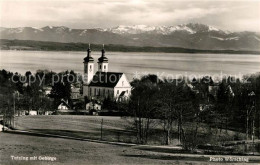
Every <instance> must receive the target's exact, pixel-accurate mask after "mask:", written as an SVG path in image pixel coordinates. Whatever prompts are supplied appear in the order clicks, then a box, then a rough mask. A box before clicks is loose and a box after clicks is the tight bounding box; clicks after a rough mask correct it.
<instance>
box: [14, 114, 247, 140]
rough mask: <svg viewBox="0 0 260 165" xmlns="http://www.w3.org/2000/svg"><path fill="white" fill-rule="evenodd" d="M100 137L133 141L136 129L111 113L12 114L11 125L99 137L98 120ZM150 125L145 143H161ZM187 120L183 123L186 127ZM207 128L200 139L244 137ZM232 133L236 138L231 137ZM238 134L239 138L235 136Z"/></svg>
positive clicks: (158, 127) (128, 120)
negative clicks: (18, 115)
mask: <svg viewBox="0 0 260 165" xmlns="http://www.w3.org/2000/svg"><path fill="white" fill-rule="evenodd" d="M102 120H103V125H102V140H107V141H113V142H126V143H137V139H136V132H135V131H134V129H133V119H132V118H121V117H111V116H78V115H57V116H56V115H53V116H22V117H18V118H16V122H15V123H16V124H15V127H16V128H17V129H20V130H27V131H34V132H41V133H48V134H58V135H66V136H67V135H69V136H73V137H79V138H89V139H96V140H100V139H101V121H102ZM154 123H156V124H152V125H151V130H150V135H149V138H148V144H151V145H162V144H164V133H163V130H162V128H163V126H162V123H160V122H159V121H156V122H154ZM191 126H192V124H191V123H186V126H185V127H187V128H189V127H191ZM207 131H209V130H208V128H206V126H203V125H201V127H200V129H199V132H200V137H201V138H202V140H203V141H204V142H209V143H213V142H212V141H213V140H214V141H233V140H241V139H243V138H244V134H243V133H237V132H234V131H230V130H228V131H225V130H222V131H221V130H219V129H215V128H211V131H214V132H216V131H218V132H219V134H218V137H216V136H209V135H207ZM172 132H173V134H172V137H173V139H172V143H171V144H172V145H177V143H178V140H177V137H178V135H177V126H176V125H173V131H172ZM234 137H236V138H238V139H234ZM239 138H240V139H239Z"/></svg>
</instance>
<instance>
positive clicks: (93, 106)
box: [86, 100, 102, 114]
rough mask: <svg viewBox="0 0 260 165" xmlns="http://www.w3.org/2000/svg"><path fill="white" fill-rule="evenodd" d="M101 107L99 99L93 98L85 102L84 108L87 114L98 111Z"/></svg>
mask: <svg viewBox="0 0 260 165" xmlns="http://www.w3.org/2000/svg"><path fill="white" fill-rule="evenodd" d="M101 108H102V105H101V103H100V102H99V101H97V100H93V101H90V102H88V103H87V104H86V110H87V111H88V113H89V114H95V113H97V112H100V111H101Z"/></svg>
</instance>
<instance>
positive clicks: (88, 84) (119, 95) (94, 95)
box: [83, 46, 131, 101]
mask: <svg viewBox="0 0 260 165" xmlns="http://www.w3.org/2000/svg"><path fill="white" fill-rule="evenodd" d="M101 53H102V55H101V57H100V58H98V71H97V72H96V73H95V74H94V59H93V57H91V50H90V47H89V48H88V55H87V57H85V58H84V77H83V81H84V84H83V96H84V97H87V98H88V100H92V99H100V100H102V99H105V98H108V97H109V98H112V99H114V100H117V101H120V100H127V99H128V98H129V96H130V94H131V85H130V83H129V81H128V80H127V77H126V75H125V74H124V73H122V72H109V71H108V64H109V63H108V58H107V57H106V56H105V50H104V46H103V49H102V51H101Z"/></svg>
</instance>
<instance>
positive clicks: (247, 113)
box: [122, 73, 260, 149]
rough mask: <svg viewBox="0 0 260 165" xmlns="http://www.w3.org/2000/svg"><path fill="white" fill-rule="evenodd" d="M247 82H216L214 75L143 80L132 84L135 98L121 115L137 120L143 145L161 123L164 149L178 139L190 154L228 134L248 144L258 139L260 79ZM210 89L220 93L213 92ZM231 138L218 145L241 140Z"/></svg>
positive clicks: (229, 79)
mask: <svg viewBox="0 0 260 165" xmlns="http://www.w3.org/2000/svg"><path fill="white" fill-rule="evenodd" d="M245 79H247V82H244V81H243V80H241V79H235V80H234V78H232V77H226V78H223V80H222V81H220V82H218V83H216V82H213V80H212V78H211V77H210V76H205V77H202V78H199V79H195V78H194V79H192V80H190V81H189V82H184V81H180V80H178V79H176V80H167V79H163V80H161V79H159V78H158V77H157V76H156V75H147V76H143V77H142V78H141V79H135V80H134V81H132V82H131V85H132V87H133V89H132V92H131V98H130V100H129V102H128V103H125V106H124V108H122V110H124V111H127V112H128V114H129V115H130V116H132V117H133V118H134V123H133V126H134V129H135V130H136V133H137V140H138V142H139V143H142V144H146V143H147V142H148V140H149V137H150V135H151V134H152V133H153V132H152V131H153V128H155V127H156V126H158V125H159V124H160V125H162V128H163V135H164V144H170V143H171V141H172V139H173V137H174V138H177V139H178V140H179V144H181V145H183V146H184V147H186V148H189V149H192V148H196V147H197V145H198V144H202V143H207V142H210V140H212V139H214V137H217V136H220V134H225V131H226V132H227V131H228V130H233V131H236V132H240V133H246V137H247V139H248V140H249V139H250V140H251V139H252V138H256V137H258V138H259V137H260V120H259V117H260V115H259V114H260V113H259V105H260V98H259V97H260V74H259V73H257V74H252V75H248V76H245V77H244V80H245ZM211 87H213V88H215V89H216V90H215V92H212V91H210V88H211ZM174 128H177V131H173V129H174ZM202 128H206V130H204V131H202ZM175 132H177V137H176V136H174V135H175ZM203 134H204V135H203ZM206 137H208V138H206ZM229 138H230V137H229ZM229 138H228V137H227V138H226V139H225V138H223V137H222V139H221V138H219V139H218V140H216V141H214V142H215V143H216V142H220V141H221V140H222V141H225V140H238V139H235V138H238V137H235V136H234V137H232V138H233V139H229Z"/></svg>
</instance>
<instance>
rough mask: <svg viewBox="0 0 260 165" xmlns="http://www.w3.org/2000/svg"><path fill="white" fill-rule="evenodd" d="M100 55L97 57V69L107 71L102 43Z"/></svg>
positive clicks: (106, 61)
mask: <svg viewBox="0 0 260 165" xmlns="http://www.w3.org/2000/svg"><path fill="white" fill-rule="evenodd" d="M101 53H102V55H101V57H100V58H98V71H99V72H107V71H108V59H107V57H105V49H104V44H103V49H102V50H101Z"/></svg>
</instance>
